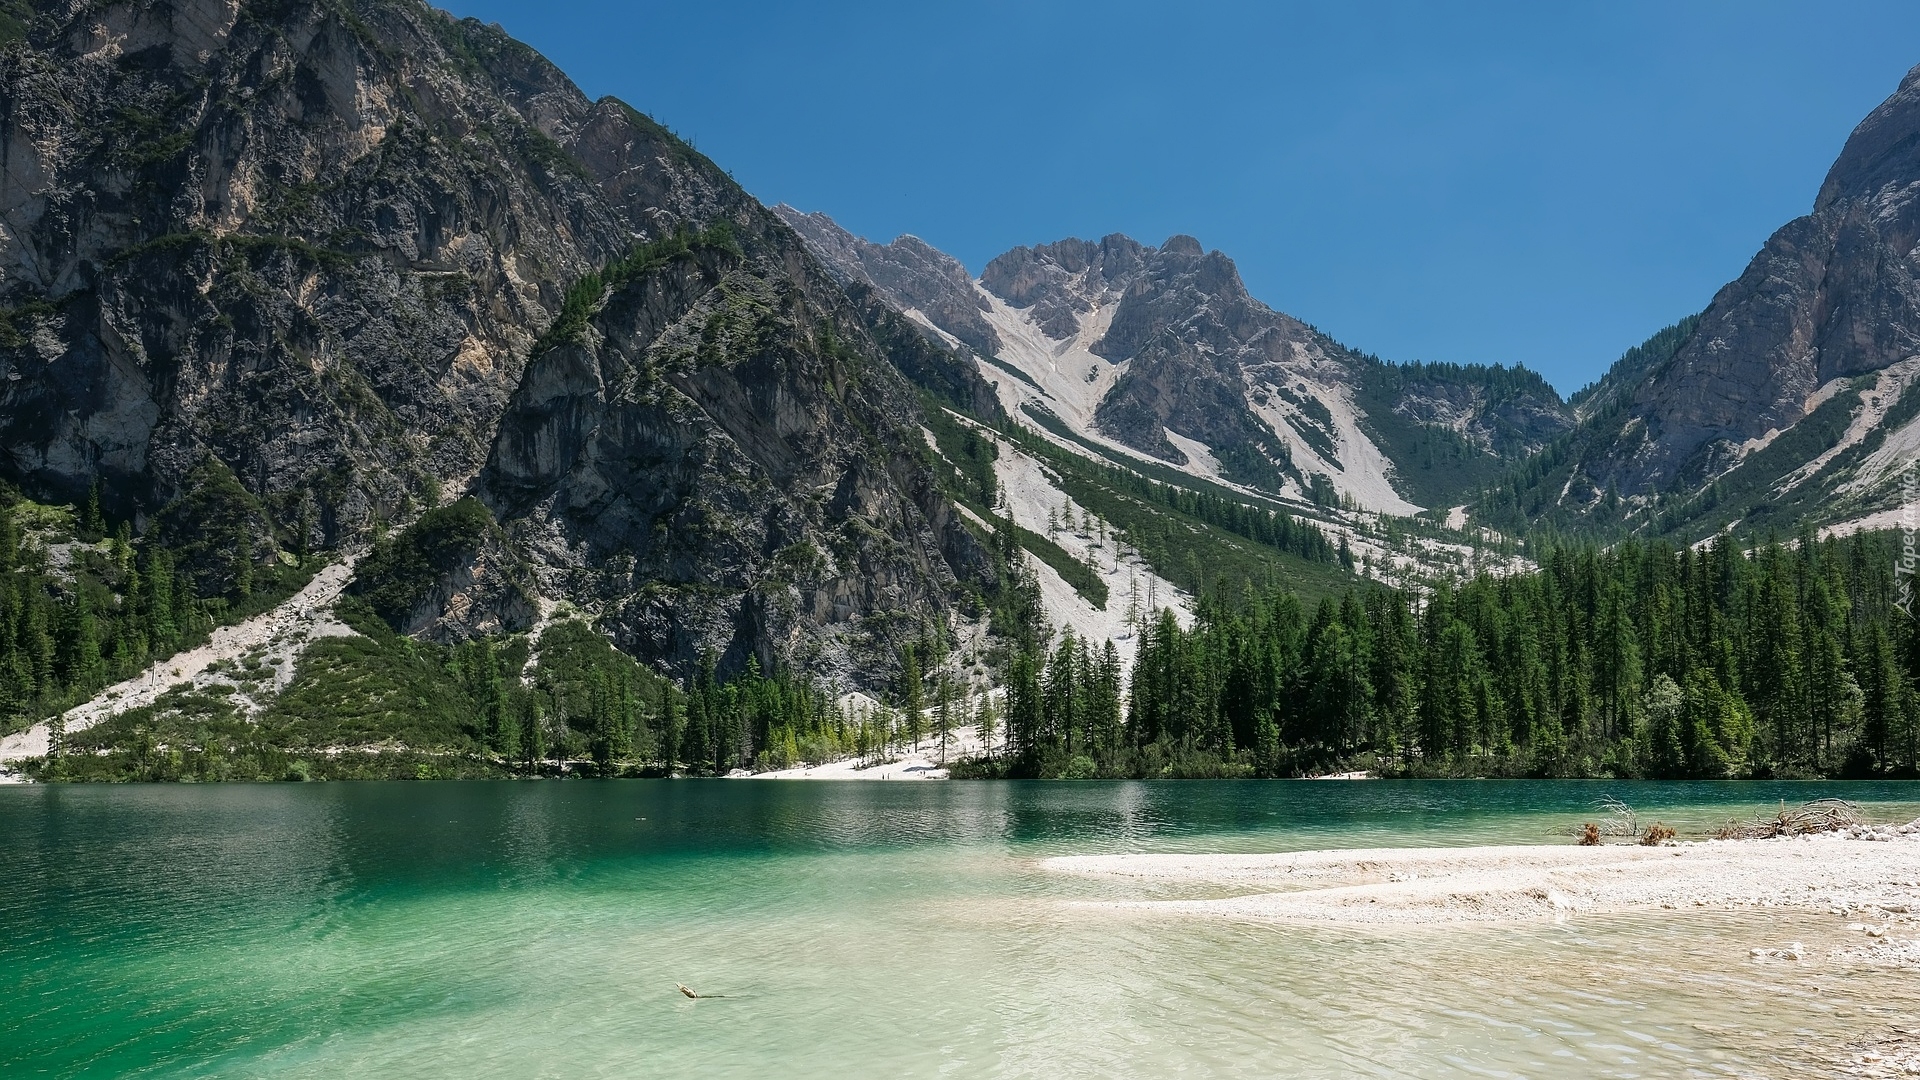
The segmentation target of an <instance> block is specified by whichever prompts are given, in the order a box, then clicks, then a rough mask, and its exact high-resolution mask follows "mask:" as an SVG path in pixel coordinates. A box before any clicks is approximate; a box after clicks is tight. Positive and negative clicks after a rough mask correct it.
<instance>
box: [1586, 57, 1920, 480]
mask: <svg viewBox="0 0 1920 1080" xmlns="http://www.w3.org/2000/svg"><path fill="white" fill-rule="evenodd" d="M1916 180H1920V68H1916V69H1915V70H1914V71H1912V72H1909V73H1908V75H1907V77H1906V79H1905V80H1904V81H1903V82H1902V83H1901V86H1900V88H1899V89H1898V90H1897V91H1896V92H1895V93H1894V94H1893V96H1892V97H1890V98H1888V99H1887V100H1886V102H1884V103H1883V104H1882V105H1881V106H1880V107H1879V108H1877V109H1875V110H1874V111H1873V113H1872V115H1870V116H1868V117H1867V118H1866V119H1865V120H1863V121H1862V122H1861V123H1860V126H1859V127H1858V128H1856V129H1855V130H1854V132H1853V135H1852V137H1851V138H1849V139H1848V140H1847V144H1846V147H1845V149H1844V150H1842V151H1841V154H1840V157H1839V160H1837V161H1835V162H1834V165H1833V168H1832V169H1831V170H1830V171H1829V172H1828V174H1827V178H1826V182H1825V183H1823V184H1822V185H1821V187H1820V192H1819V195H1818V197H1817V198H1816V199H1815V200H1814V205H1813V212H1812V213H1811V214H1808V215H1807V216H1805V217H1801V218H1796V219H1794V220H1793V221H1791V222H1788V223H1787V224H1786V225H1785V226H1783V227H1781V229H1780V230H1779V231H1778V232H1776V233H1774V234H1773V236H1772V237H1771V238H1769V239H1768V240H1767V243H1766V244H1765V246H1763V247H1762V248H1761V249H1760V252H1759V254H1757V255H1755V256H1754V258H1753V261H1752V262H1751V263H1750V264H1749V265H1748V266H1747V269H1746V271H1745V272H1744V273H1742V274H1741V275H1740V277H1739V278H1737V279H1735V280H1734V281H1732V282H1730V283H1728V284H1727V286H1726V287H1725V288H1723V289H1721V290H1720V292H1719V294H1718V295H1716V296H1715V297H1714V298H1713V302H1712V303H1711V304H1710V305H1708V307H1707V310H1706V311H1705V313H1703V314H1702V316H1701V318H1700V324H1699V326H1698V327H1697V328H1696V329H1695V331H1694V333H1693V335H1692V336H1691V337H1690V338H1689V339H1688V341H1687V343H1686V344H1685V345H1684V346H1683V347H1682V348H1681V349H1680V350H1679V352H1678V353H1677V354H1676V355H1675V356H1674V357H1673V359H1672V360H1671V361H1670V362H1669V363H1667V364H1666V365H1664V366H1663V367H1662V368H1661V369H1660V370H1658V371H1655V372H1654V373H1653V374H1652V377H1651V378H1649V379H1647V380H1645V381H1644V382H1643V383H1642V384H1641V386H1640V387H1639V388H1638V390H1637V391H1636V393H1635V394H1634V399H1633V408H1632V415H1633V417H1634V418H1636V419H1637V420H1639V421H1641V422H1640V423H1638V424H1634V425H1632V426H1631V428H1630V430H1628V431H1627V432H1625V433H1624V434H1623V436H1622V438H1621V440H1620V441H1618V442H1616V443H1615V444H1614V445H1613V446H1612V447H1611V448H1610V451H1609V456H1610V461H1609V462H1608V464H1607V466H1606V467H1605V468H1604V470H1603V472H1604V474H1605V475H1604V476H1603V477H1602V478H1603V479H1605V480H1609V481H1612V482H1613V483H1614V484H1615V485H1616V486H1618V487H1619V488H1620V489H1621V490H1622V492H1623V493H1629V494H1640V493H1645V492H1651V491H1661V490H1665V489H1667V488H1669V487H1670V486H1672V485H1673V484H1675V483H1676V482H1679V483H1682V484H1698V483H1700V482H1703V481H1705V480H1706V479H1709V478H1711V477H1712V476H1714V475H1716V474H1718V473H1721V472H1724V471H1726V470H1727V469H1728V468H1730V467H1732V466H1733V465H1735V464H1737V463H1738V462H1739V461H1740V460H1741V458H1742V457H1744V456H1745V455H1746V454H1747V453H1751V452H1752V449H1754V448H1750V447H1747V446H1746V445H1745V444H1746V443H1747V442H1748V441H1749V440H1755V439H1761V438H1764V437H1765V436H1766V433H1767V432H1768V431H1769V430H1778V429H1785V428H1788V427H1791V426H1793V425H1794V424H1795V423H1797V422H1798V421H1800V420H1801V419H1803V418H1804V417H1806V416H1807V415H1808V414H1810V413H1811V412H1813V410H1814V409H1816V408H1817V407H1818V405H1819V401H1818V400H1816V398H1817V397H1818V395H1819V394H1820V392H1821V390H1822V389H1823V388H1826V387H1829V386H1830V385H1831V384H1833V382H1834V381H1835V380H1844V379H1850V378H1852V377H1855V376H1859V375H1865V374H1867V373H1869V372H1877V371H1880V370H1882V369H1884V368H1886V367H1888V366H1890V365H1892V364H1895V363H1897V362H1899V361H1901V360H1904V359H1906V358H1907V357H1910V356H1913V355H1915V354H1916V353H1920V283H1917V282H1916V280H1915V277H1916V272H1920V253H1917V249H1916V241H1917V240H1920V194H1916V192H1915V190H1914V186H1913V185H1914V182H1915V181H1916Z"/></svg>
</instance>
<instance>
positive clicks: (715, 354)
mask: <svg viewBox="0 0 1920 1080" xmlns="http://www.w3.org/2000/svg"><path fill="white" fill-rule="evenodd" d="M598 305H599V307H598V311H597V312H596V313H595V314H594V315H593V316H592V318H591V319H590V320H589V321H588V322H587V324H586V325H585V326H584V327H582V329H581V330H580V332H579V334H578V335H577V337H575V338H574V339H573V340H570V341H567V342H564V343H560V344H558V345H556V346H555V347H553V348H551V349H549V350H547V351H544V352H542V353H539V354H538V355H537V356H536V357H535V359H534V360H533V362H532V363H531V365H530V366H529V368H528V370H527V374H526V377H525V378H524V379H523V380H522V382H521V385H520V388H519V390H518V392H517V393H516V394H515V397H514V401H513V403H512V405H511V407H510V408H509V410H508V412H507V414H506V416H505V418H504V420H503V421H502V423H501V426H500V433H499V437H498V439H497V440H496V442H495V445H494V449H493V453H492V456H491V458H490V460H489V463H488V466H487V470H486V472H485V473H484V475H483V477H482V490H483V492H484V493H485V496H486V498H487V499H488V501H489V502H490V503H492V504H493V505H494V506H495V507H496V509H497V511H498V512H499V513H500V515H501V517H502V518H503V519H505V520H509V521H512V522H515V525H514V526H513V529H514V531H515V535H516V536H517V537H518V538H519V539H520V540H521V541H522V542H523V543H524V544H525V545H526V546H527V547H528V548H529V550H531V551H533V552H534V553H535V555H536V562H537V563H538V564H539V565H540V566H541V567H542V568H543V570H542V573H543V577H544V587H543V591H545V592H546V593H547V594H548V595H555V596H570V597H585V598H592V599H593V600H594V601H595V602H597V604H598V605H599V610H601V611H602V613H603V618H604V620H605V622H606V623H607V624H608V625H610V626H611V627H612V628H613V629H614V631H615V633H616V636H617V638H618V640H620V641H621V643H622V644H623V645H625V646H626V647H628V648H629V649H630V650H631V651H633V652H635V653H637V654H638V655H642V656H647V657H651V658H656V659H659V660H663V661H666V662H668V663H669V664H671V665H674V666H676V667H683V668H690V667H691V666H692V665H693V664H694V663H695V662H696V661H697V658H698V656H699V653H700V652H701V651H703V650H707V649H712V650H714V651H715V652H717V653H718V654H719V659H720V661H721V666H722V667H723V669H737V668H738V667H739V666H740V665H742V664H744V663H745V662H746V660H747V659H748V658H749V657H755V658H757V659H758V660H759V662H760V664H761V665H762V667H763V668H767V669H770V668H771V667H772V666H773V665H775V664H785V663H791V664H795V665H798V666H800V667H802V668H804V669H806V670H810V671H813V672H816V673H820V674H827V675H835V676H845V677H847V678H849V679H851V680H854V681H863V680H864V679H866V678H869V677H871V676H872V674H873V673H875V672H883V671H885V670H888V669H889V668H890V666H891V664H892V658H893V657H894V656H896V655H897V654H898V650H899V648H900V646H902V645H904V644H905V643H906V642H908V641H911V640H914V639H915V638H917V637H919V636H921V635H923V634H926V633H928V632H932V631H933V630H934V629H935V627H934V624H935V623H936V622H937V620H938V618H939V616H940V615H941V614H942V613H943V612H945V611H946V610H947V608H948V606H949V602H950V601H951V599H952V597H953V594H954V593H955V591H956V588H957V587H958V585H959V582H958V580H957V578H956V570H957V571H958V573H959V574H962V575H966V576H967V577H968V578H970V579H971V583H972V584H974V585H981V584H985V583H986V582H987V580H989V579H988V575H990V573H991V567H990V562H989V560H988V559H987V558H986V556H985V553H984V552H983V551H982V550H981V549H979V548H978V547H977V545H976V544H975V543H974V541H973V539H972V537H971V535H970V534H969V533H967V532H966V530H965V529H964V528H963V527H962V526H961V525H960V523H959V521H958V519H957V518H956V517H955V516H954V514H953V512H952V509H951V507H950V505H949V504H947V503H946V502H945V500H944V499H943V498H942V497H941V496H940V495H939V493H938V492H937V490H936V488H935V486H934V482H933V476H932V473H931V472H930V471H929V469H928V466H927V451H926V449H925V444H924V442H923V441H922V439H921V436H920V434H919V428H918V412H917V409H916V405H915V399H914V395H913V392H912V389H911V387H910V386H909V385H908V384H907V382H906V380H905V379H904V378H903V377H902V376H901V375H900V374H899V372H898V371H897V370H895V369H894V368H893V367H892V366H891V365H890V364H888V363H887V362H886V361H885V360H884V359H883V356H884V350H883V348H882V347H881V344H880V336H879V335H877V334H876V333H875V332H874V331H873V330H872V329H870V328H869V327H868V326H867V325H866V323H865V321H864V320H863V318H862V313H861V311H860V308H859V307H858V305H856V304H855V303H854V302H853V301H851V300H850V299H848V298H847V297H846V296H845V294H844V293H842V292H841V291H840V290H839V289H838V288H837V286H836V285H835V284H834V282H833V281H832V280H831V279H829V278H828V277H827V276H826V275H825V274H824V273H822V272H821V271H820V270H819V269H818V268H817V267H815V266H814V264H813V263H812V262H811V260H810V259H808V258H807V256H806V255H805V254H804V252H803V251H802V250H801V248H800V243H799V240H798V239H797V238H796V237H794V236H793V234H792V233H791V232H789V231H787V230H786V229H785V228H784V227H782V226H780V225H779V224H778V223H777V222H774V221H772V220H771V219H770V218H768V217H767V216H766V215H765V214H764V213H756V214H747V215H743V220H742V222H741V225H740V227H738V228H729V229H727V230H726V231H725V232H723V233H720V234H719V235H717V236H716V235H714V234H713V233H709V234H707V235H703V236H698V237H694V238H693V239H692V240H691V241H690V242H689V243H687V244H686V245H685V247H684V250H671V251H670V252H668V253H665V254H662V255H660V256H658V257H656V258H653V259H652V260H650V261H649V264H648V265H647V266H646V267H645V268H644V269H642V270H640V271H638V272H637V273H635V274H633V275H632V277H631V279H630V280H627V281H624V282H621V283H619V284H617V285H615V286H614V287H612V288H610V289H608V290H607V291H606V292H605V294H604V295H602V296H601V297H600V298H599V300H598ZM900 333H902V334H903V335H904V336H906V337H907V338H908V340H910V341H911V342H913V343H914V344H915V345H921V344H922V343H920V342H919V340H918V339H917V338H915V337H913V336H912V335H910V334H906V332H905V331H904V330H901V331H900Z"/></svg>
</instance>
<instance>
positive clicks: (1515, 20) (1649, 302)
mask: <svg viewBox="0 0 1920 1080" xmlns="http://www.w3.org/2000/svg"><path fill="white" fill-rule="evenodd" d="M442 2H446V0H442ZM450 7H451V9H452V10H453V11H454V12H455V13H456V14H459V15H472V16H475V17H477V18H480V19H482V20H484V21H488V22H496V21H497V22H499V23H501V24H502V25H503V26H505V27H506V28H507V30H508V31H509V32H511V33H513V34H514V35H515V36H516V37H519V38H521V39H522V40H524V41H527V42H529V43H530V44H532V45H533V46H535V47H536V48H538V49H540V50H541V51H542V52H543V53H545V54H546V55H547V56H548V57H549V58H551V59H552V60H554V61H555V62H556V63H558V64H559V65H560V66H561V67H562V68H564V69H565V70H566V71H567V72H568V73H569V74H570V75H572V76H573V77H574V79H575V80H576V81H577V82H579V83H580V85H581V86H582V88H584V89H585V90H586V91H587V92H588V93H589V94H592V95H595V96H598V95H601V94H614V95H617V96H619V97H621V98H623V99H625V100H626V101H628V102H629V103H631V104H633V105H634V106H636V107H638V108H640V109H642V110H643V111H645V112H648V113H650V114H652V115H653V116H654V117H655V118H657V119H658V120H660V121H661V122H663V123H665V124H667V125H668V126H669V127H671V128H673V129H674V130H675V131H678V132H679V133H681V134H682V135H683V136H687V137H690V138H691V139H693V140H694V142H695V144H696V145H697V146H698V147H699V148H700V149H701V150H702V151H704V152H705V153H707V154H708V155H709V156H711V157H712V158H714V159H715V160H716V161H718V162H719V163H720V164H721V165H722V166H723V167H725V168H727V169H729V170H730V171H731V172H732V173H733V175H734V177H735V178H736V179H738V180H739V181H740V182H741V183H742V184H743V185H745V186H746V188H747V189H748V190H749V191H751V192H753V193H754V194H755V195H756V196H758V197H759V198H760V199H762V200H763V201H765V202H768V203H775V202H789V203H792V204H794V205H795V206H798V207H801V208H802V209H806V210H824V211H826V212H827V213H829V214H831V215H833V216H834V217H835V218H836V219H838V220H839V221H840V222H841V223H842V224H844V225H846V226H847V227H848V228H849V229H852V230H853V231H855V232H858V233H860V234H862V235H866V236H869V237H873V238H875V239H889V238H891V237H893V236H895V235H898V234H900V233H903V232H911V233H914V234H915V235H918V236H920V237H922V238H923V239H925V240H926V241H928V242H929V243H931V244H933V245H934V246H936V247H939V248H941V249H943V250H945V251H948V252H950V253H952V254H954V255H955V256H958V257H959V258H960V259H961V260H962V261H963V262H965V263H966V264H967V265H968V266H969V267H970V268H971V269H973V270H974V271H975V272H976V273H977V272H978V271H979V269H980V268H981V266H983V265H984V264H985V263H986V261H987V260H988V259H991V258H992V257H993V256H994V255H996V254H998V253H1000V252H1001V251H1004V250H1006V249H1007V248H1009V247H1013V246H1015V245H1019V244H1030V243H1038V242H1044V241H1048V240H1054V239H1059V238H1061V237H1065V236H1086V237H1097V236H1101V235H1104V234H1106V233H1109V232H1124V233H1127V234H1129V235H1131V236H1133V237H1135V238H1137V239H1140V240H1142V241H1145V242H1148V243H1158V242H1159V241H1161V240H1162V239H1164V238H1165V237H1166V236H1168V235H1169V234H1172V233H1176V232H1184V233H1191V234H1193V235H1195V236H1197V237H1199V238H1200V240H1201V242H1202V243H1204V244H1205V245H1207V246H1208V247H1213V248H1219V249H1221V250H1223V251H1225V252H1226V253H1227V254H1229V255H1231V256H1233V258H1234V259H1235V260H1236V261H1237V262H1238V263H1239V265H1240V269H1241V273H1242V275H1243V276H1244V277H1245V278H1246V281H1247V285H1248V287H1249V289H1250V290H1251V291H1252V292H1253V294H1254V295H1255V296H1257V297H1259V298H1260V299H1262V300H1264V301H1266V302H1267V303H1269V304H1271V305H1272V306H1274V307H1276V308H1278V309H1280V310H1282V311H1286V312H1289V313H1291V314H1293V315H1296V316H1298V317H1300V318H1302V319H1305V320H1307V321H1308V322H1311V323H1314V324H1315V325H1317V326H1319V327H1320V328H1321V329H1323V330H1326V331H1327V332H1329V333H1331V334H1332V335H1334V336H1335V337H1336V338H1339V339H1340V340H1342V341H1344V342H1346V343H1347V344H1350V345H1353V346H1355V347H1358V348H1361V349H1365V350H1368V351H1372V352H1376V353H1378V354H1380V355H1381V356H1383V357H1385V358H1387V359H1390V360H1413V359H1422V360H1452V361H1459V362H1463V363H1466V362H1474V361H1479V362H1486V363H1494V362H1504V363H1516V362H1519V363H1525V364H1526V365H1527V366H1529V367H1532V368H1534V369H1536V370H1539V371H1541V372H1543V373H1544V374H1546V376H1547V377H1548V379H1549V380H1551V381H1552V382H1553V383H1554V384H1555V385H1556V386H1558V387H1559V388H1560V389H1561V390H1562V391H1563V392H1569V391H1572V390H1573V389H1575V388H1577V387H1579V386H1580V385H1581V384H1583V383H1586V382H1588V381H1590V380H1592V379H1593V378H1595V377H1597V376H1598V375H1599V373H1600V372H1601V371H1602V370H1604V369H1605V367H1606V365H1607V364H1608V363H1610V362H1611V361H1612V360H1613V359H1614V358H1615V357H1617V356H1618V355H1619V354H1620V353H1621V352H1622V351H1624V350H1625V349H1626V348H1627V347H1629V346H1631V345H1633V344H1635V343H1637V342H1639V341H1640V340H1642V339H1643V338H1645V337H1646V336H1647V335H1648V334H1650V333H1651V332H1652V331H1654V330H1656V329H1658V328H1659V327H1661V326H1662V325H1665V324H1666V323H1668V322H1671V321H1673V320H1674V319H1676V318H1679V317H1680V316H1682V315H1685V314H1687V313H1689V312H1691V311H1697V310H1699V309H1701V308H1703V307H1705V306H1706V304H1707V302H1708V301H1709V300H1710V299H1711V298H1712V296H1713V293H1714V291H1715V290H1716V289H1717V288H1719V286H1720V285H1722V284H1724V283H1725V282H1726V281H1728V280H1730V279H1731V278H1733V277H1734V276H1736V275H1737V274H1738V273H1739V272H1740V270H1741V269H1742V267H1744V266H1745V264H1746V262H1747V260H1748V259H1749V258H1750V257H1751V256H1752V255H1753V253H1754V252H1755V251H1756V250H1758V248H1759V246H1760V244H1761V243H1762V242H1763V241H1764V240H1765V239H1766V237H1767V236H1768V234H1769V233H1771V232H1772V231H1773V230H1774V229H1775V228H1778V227H1779V226H1780V225H1782V224H1784V223H1785V222H1787V221H1788V220H1789V219H1791V218H1793V217H1794V216H1796V215H1799V214H1803V213H1806V212H1807V210H1808V209H1809V208H1810V206H1811V204H1812V201H1813V196H1814V193H1815V191H1816V190H1817V189H1818V187H1819V183H1820V179H1821V177H1822V176H1824V175H1825V173H1826V170H1827V166H1828V165H1829V164H1830V163H1831V162H1832V160H1833V157H1834V156H1835V154H1837V153H1838V151H1839V149H1840V146H1841V144H1842V143H1843V142H1844V141H1845V139H1846V136H1847V133H1848V132H1849V131H1850V130H1851V129H1852V127H1853V125H1854V124H1855V123H1857V122H1858V121H1859V120H1860V119H1861V118H1862V117H1863V116H1865V115H1866V113H1867V112H1868V111H1869V110H1871V109H1872V108H1873V107H1874V106H1875V105H1876V104H1878V103H1879V102H1880V101H1881V100H1882V99H1883V98H1885V97H1886V96H1887V95H1888V94H1890V93H1891V92H1892V91H1893V89H1894V88H1895V86H1896V85H1898V83H1899V80H1900V77H1901V76H1902V75H1903V74H1904V73H1905V71H1906V70H1907V68H1909V67H1910V66H1912V65H1914V64H1920V5H1916V4H1912V3H1910V2H1909V3H1903V4H1895V3H1870V2H1836V3H1829V4H1820V5H1815V4H1799V5H1788V4H1777V3H1762V2H1746V3H1705V2H1698V3H1675V2H1672V0H1668V2H1664V3H1608V4H1598V3H1588V4H1555V5H1543V4H1538V3H1528V4H1479V5H1471V6H1470V5H1466V4H1430V3H1358V2H1354V3H1325V4H1280V3H1252V4H1237V3H1201V2H1187V3H1179V4H1167V3H1157V4H1154V3H1126V2H1110V3H1081V2H1049V0H1025V2H1019V3H1001V2H974V3H955V2H922V3H912V2H905V3H902V2H899V0H895V2H892V3H867V2H858V3H840V4H830V3H819V4H781V5H775V4H764V5H763V4H749V3H721V2H707V3H692V2H681V3H672V4H667V3H654V2H646V0H643V2H624V3H617V2H604V3H603V2H586V0H582V2H568V0H545V2H542V3H537V4H536V3H531V2H528V0H452V2H451V4H450Z"/></svg>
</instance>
